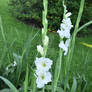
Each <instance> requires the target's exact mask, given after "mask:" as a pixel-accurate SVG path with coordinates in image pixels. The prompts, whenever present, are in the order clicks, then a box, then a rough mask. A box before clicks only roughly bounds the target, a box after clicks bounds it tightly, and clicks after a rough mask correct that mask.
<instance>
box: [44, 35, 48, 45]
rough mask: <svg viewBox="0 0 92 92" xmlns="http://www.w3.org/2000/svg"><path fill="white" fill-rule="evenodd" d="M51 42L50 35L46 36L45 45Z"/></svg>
mask: <svg viewBox="0 0 92 92" xmlns="http://www.w3.org/2000/svg"><path fill="white" fill-rule="evenodd" d="M48 43H49V37H48V36H45V40H44V45H46V46H47V45H48Z"/></svg>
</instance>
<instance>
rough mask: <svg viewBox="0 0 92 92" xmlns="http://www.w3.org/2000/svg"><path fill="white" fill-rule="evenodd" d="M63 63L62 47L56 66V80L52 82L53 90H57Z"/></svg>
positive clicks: (54, 91)
mask: <svg viewBox="0 0 92 92" xmlns="http://www.w3.org/2000/svg"><path fill="white" fill-rule="evenodd" d="M61 64H62V50H61V49H60V53H59V58H58V60H57V62H56V67H55V74H54V80H53V84H52V92H56V89H57V84H58V81H59V77H60V72H61Z"/></svg>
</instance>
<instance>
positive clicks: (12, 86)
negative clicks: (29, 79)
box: [0, 76, 18, 92]
mask: <svg viewBox="0 0 92 92" xmlns="http://www.w3.org/2000/svg"><path fill="white" fill-rule="evenodd" d="M0 79H1V80H3V81H4V82H5V83H6V84H7V86H8V87H9V88H10V89H11V90H12V91H13V92H18V90H17V89H16V87H15V86H14V85H13V84H12V83H11V82H10V81H9V80H7V79H6V78H4V77H2V76H0Z"/></svg>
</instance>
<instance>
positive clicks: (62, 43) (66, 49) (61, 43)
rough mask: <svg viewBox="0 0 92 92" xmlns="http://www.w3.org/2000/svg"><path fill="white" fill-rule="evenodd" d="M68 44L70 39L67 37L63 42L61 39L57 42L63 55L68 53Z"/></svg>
mask: <svg viewBox="0 0 92 92" xmlns="http://www.w3.org/2000/svg"><path fill="white" fill-rule="evenodd" d="M69 44H70V39H67V40H66V42H65V43H64V41H61V42H60V44H59V47H60V48H62V49H63V50H64V55H67V53H68V47H69Z"/></svg>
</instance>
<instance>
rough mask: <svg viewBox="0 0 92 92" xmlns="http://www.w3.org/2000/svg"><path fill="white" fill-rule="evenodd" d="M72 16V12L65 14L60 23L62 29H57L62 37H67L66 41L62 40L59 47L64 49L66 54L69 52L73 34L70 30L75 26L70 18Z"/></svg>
mask: <svg viewBox="0 0 92 92" xmlns="http://www.w3.org/2000/svg"><path fill="white" fill-rule="evenodd" d="M66 11H67V10H66ZM70 16H71V12H68V13H66V14H65V16H64V19H63V21H62V23H61V25H60V30H58V31H57V33H58V34H59V36H60V38H61V39H63V38H66V41H63V40H62V41H61V42H60V44H59V47H60V48H62V49H63V50H64V55H67V53H68V47H69V43H70V36H71V34H70V30H71V28H72V27H73V25H72V22H71V19H70V18H69V17H70Z"/></svg>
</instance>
